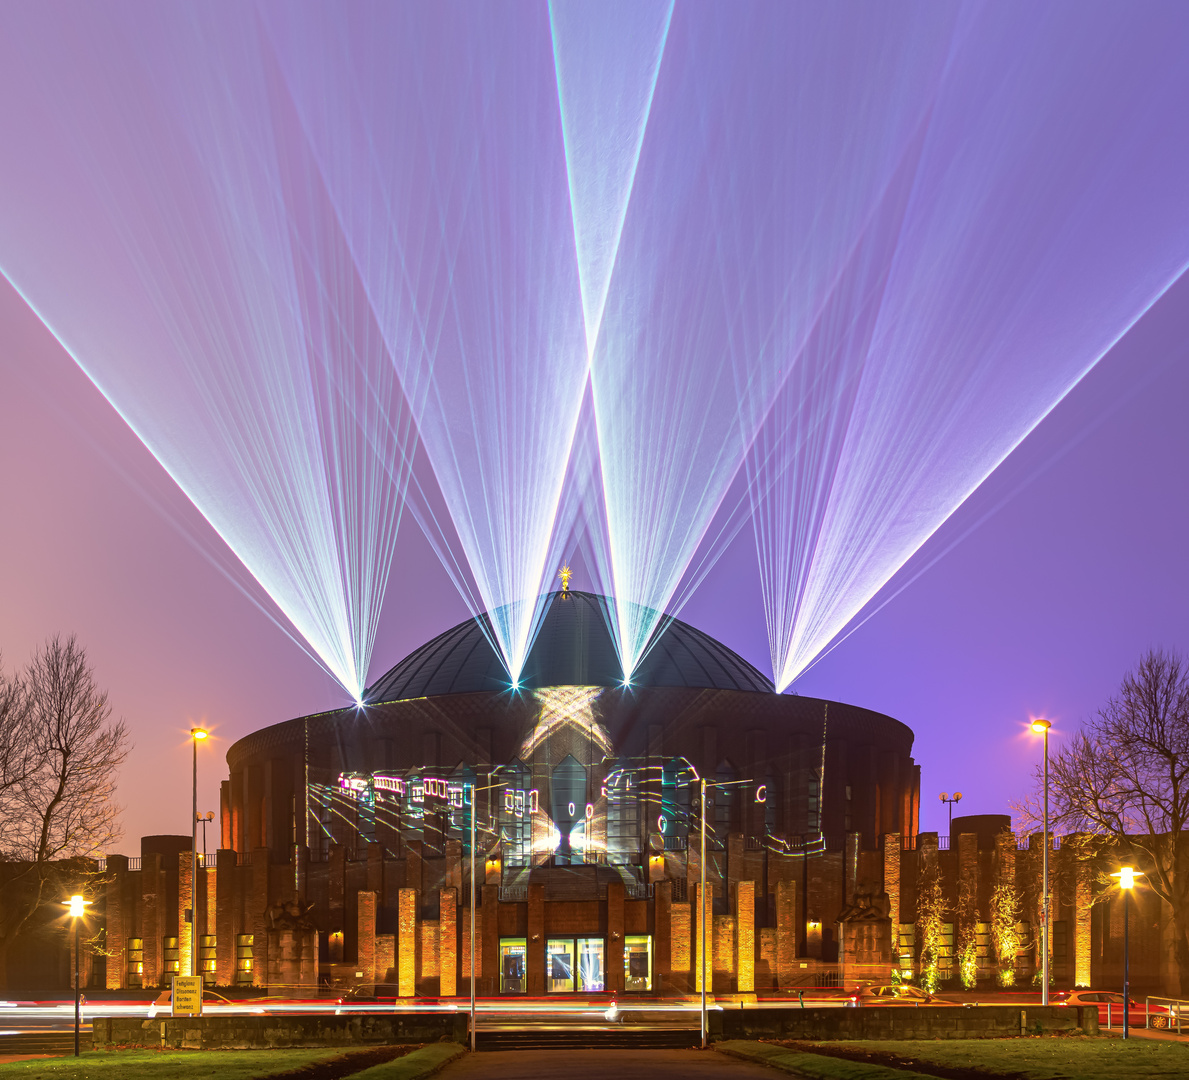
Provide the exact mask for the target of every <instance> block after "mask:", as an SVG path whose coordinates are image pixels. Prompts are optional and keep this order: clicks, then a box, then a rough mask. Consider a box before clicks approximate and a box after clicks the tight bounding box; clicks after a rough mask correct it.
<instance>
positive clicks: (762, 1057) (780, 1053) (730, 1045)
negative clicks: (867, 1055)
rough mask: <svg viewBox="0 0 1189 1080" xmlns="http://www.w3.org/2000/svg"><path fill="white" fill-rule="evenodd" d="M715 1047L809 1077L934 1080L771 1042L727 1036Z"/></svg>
mask: <svg viewBox="0 0 1189 1080" xmlns="http://www.w3.org/2000/svg"><path fill="white" fill-rule="evenodd" d="M714 1049H715V1050H718V1051H719V1052H721V1053H724V1054H728V1055H730V1056H731V1057H739V1058H743V1059H744V1060H746V1061H756V1062H760V1063H761V1064H764V1065H769V1066H771V1067H772V1068H774V1069H779V1070H780V1071H781V1072H788V1073H793V1074H794V1075H796V1076H807V1077H809V1078H810V1080H935V1078H933V1077H925V1076H922V1074H921V1073H916V1072H910V1071H909V1070H907V1069H893V1068H889V1067H888V1066H886V1065H868V1064H864V1063H861V1062H857V1061H844V1060H842V1058H832V1057H824V1056H823V1055H821V1054H809V1053H806V1052H805V1051H803V1050H791V1049H789V1048H788V1047H787V1046H779V1045H777V1044H774V1043H761V1042H750V1041H745V1040H743V1039H728V1040H726V1041H725V1042H716V1043H715V1044H714Z"/></svg>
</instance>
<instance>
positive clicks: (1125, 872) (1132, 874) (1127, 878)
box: [1111, 866, 1144, 1039]
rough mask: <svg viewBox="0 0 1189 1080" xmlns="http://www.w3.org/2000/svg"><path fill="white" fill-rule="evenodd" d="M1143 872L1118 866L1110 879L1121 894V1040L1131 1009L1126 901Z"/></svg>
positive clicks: (1124, 1035)
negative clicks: (1117, 884)
mask: <svg viewBox="0 0 1189 1080" xmlns="http://www.w3.org/2000/svg"><path fill="white" fill-rule="evenodd" d="M1143 876H1144V875H1143V872H1142V871H1141V870H1137V869H1136V868H1135V867H1134V866H1120V867H1119V869H1118V871H1117V872H1116V873H1114V874H1111V877H1117V878H1118V879H1119V889H1120V890H1121V891H1122V893H1123V1038H1125V1039H1126V1038H1128V1037H1129V1036H1128V1023H1127V1021H1128V1019H1129V1011H1130V1008H1131V980H1130V977H1129V974H1130V973H1129V968H1128V956H1127V907H1128V904H1127V899H1128V897H1129V896H1130V895H1131V890H1132V889H1134V888H1135V879H1136V878H1137V877H1143Z"/></svg>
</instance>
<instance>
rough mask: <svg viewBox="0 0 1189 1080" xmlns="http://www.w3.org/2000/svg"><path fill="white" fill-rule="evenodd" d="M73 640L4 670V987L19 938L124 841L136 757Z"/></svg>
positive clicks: (54, 642) (0, 804)
mask: <svg viewBox="0 0 1189 1080" xmlns="http://www.w3.org/2000/svg"><path fill="white" fill-rule="evenodd" d="M110 716H111V706H110V705H109V704H108V700H107V693H106V692H105V691H103V690H101V689H100V688H99V687H98V686H97V685H96V682H95V677H94V673H93V671H92V670H91V666H90V665H89V664H88V662H87V657H86V652H85V651H84V649H83V648H82V646H81V645H79V644H78V642H77V641H76V640H75V639H74V637H70V638H67V639H66V640H65V641H63V640H62V639H61V638H59V637H56V636H55V637H53V638H51V639H50V640H49V641H47V642H46V643H45V645H44V646H43V647H42V648H41V649H39V650H38V651H37V652H36V653H34V655H33V658H32V660H30V662H29V665H28V667H27V668H26V669H25V671H24V672H23V673H22V674H21V675H14V676H12V677H5V676H4V675H3V673H2V672H0V822H2V823H3V829H2V830H0V858H3V859H4V860H5V862H6V864H7V865H5V866H4V867H3V875H2V876H0V987H4V986H6V985H7V958H8V953H9V950H10V949H11V947H12V945H13V943H14V941H15V940H16V938H17V936H18V935H19V934H20V933H21V931H22V930H24V929H26V928H27V927H28V925H29V924H30V921H31V920H32V919H33V918H34V916H35V915H36V914H37V912H38V911H39V910H40V909H42V908H43V907H44V906H46V905H47V904H52V903H55V902H57V901H58V900H60V899H61V896H60V895H59V894H60V893H61V892H62V891H63V890H64V889H66V888H76V887H77V885H78V883H79V881H80V879H81V878H82V877H83V876H84V871H83V868H82V865H81V864H79V863H75V864H73V865H71V863H70V860H81V859H86V858H89V857H96V856H98V855H100V854H102V853H103V852H105V851H106V850H107V849H108V847H109V846H110V845H111V844H113V843H114V842H115V840H116V839H118V837H119V830H118V825H117V821H118V817H119V812H120V808H119V807H118V806H117V805H116V803H115V800H114V796H115V787H116V773H117V772H118V770H119V768H120V766H121V765H122V764H123V762H124V759H125V757H127V754H128V749H129V746H128V732H127V729H126V728H125V726H124V723H123V721H116V722H114V723H113V722H111V721H110Z"/></svg>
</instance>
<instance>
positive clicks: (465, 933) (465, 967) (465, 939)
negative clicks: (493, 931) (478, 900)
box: [458, 907, 483, 994]
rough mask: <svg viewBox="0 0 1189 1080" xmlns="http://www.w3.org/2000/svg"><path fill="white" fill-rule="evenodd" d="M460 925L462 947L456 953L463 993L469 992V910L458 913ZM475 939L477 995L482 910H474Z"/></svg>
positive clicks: (479, 973)
mask: <svg viewBox="0 0 1189 1080" xmlns="http://www.w3.org/2000/svg"><path fill="white" fill-rule="evenodd" d="M459 918H460V919H461V920H462V925H461V927H460V928H459V930H460V933H461V936H462V945H461V946H460V947H459V951H458V985H459V986H462V987H465V991H464V992H465V993H467V994H469V993H470V992H471V909H470V908H469V907H465V908H463V909H462V910H461V911H460V912H459ZM475 937H476V938H477V939H478V942H479V948H478V949H477V950H476V951H475V988H476V990H475V992H476V993H478V987H479V980H480V979H481V978H483V909H482V908H481V907H479V908H476V909H475Z"/></svg>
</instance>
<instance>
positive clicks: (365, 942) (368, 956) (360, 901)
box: [355, 891, 376, 986]
mask: <svg viewBox="0 0 1189 1080" xmlns="http://www.w3.org/2000/svg"><path fill="white" fill-rule="evenodd" d="M356 910H357V912H358V917H357V920H356V925H357V928H358V938H357V940H358V942H359V944H358V946H357V948H358V952H357V954H356V955H357V959H356V961H355V966H356V968H358V969H359V970H360V971H362V972H363V982H364V983H366V984H367V985H369V986H373V985H375V982H376V894H375V893H374V892H371V891H367V892H360V893H359V894H358V895H357V897H356Z"/></svg>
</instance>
